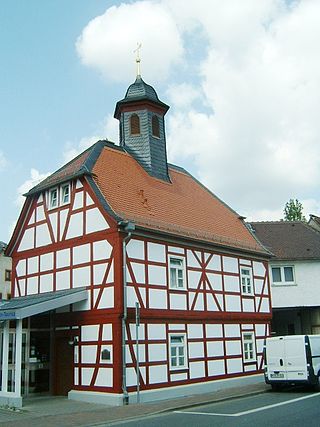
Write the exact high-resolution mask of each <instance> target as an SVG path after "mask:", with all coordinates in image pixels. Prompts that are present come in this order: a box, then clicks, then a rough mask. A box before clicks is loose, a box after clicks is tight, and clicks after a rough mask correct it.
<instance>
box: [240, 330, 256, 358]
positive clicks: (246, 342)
mask: <svg viewBox="0 0 320 427" xmlns="http://www.w3.org/2000/svg"><path fill="white" fill-rule="evenodd" d="M254 341H255V340H254V333H253V332H244V333H243V334H242V344H243V359H244V361H245V362H252V361H255V360H256V352H255V342H254Z"/></svg>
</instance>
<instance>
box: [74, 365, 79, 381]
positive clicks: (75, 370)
mask: <svg viewBox="0 0 320 427" xmlns="http://www.w3.org/2000/svg"><path fill="white" fill-rule="evenodd" d="M76 363H77V362H76ZM73 373H74V385H79V368H74V370H73Z"/></svg>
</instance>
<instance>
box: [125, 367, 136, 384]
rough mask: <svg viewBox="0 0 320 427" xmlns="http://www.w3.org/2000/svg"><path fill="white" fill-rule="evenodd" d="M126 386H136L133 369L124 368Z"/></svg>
mask: <svg viewBox="0 0 320 427" xmlns="http://www.w3.org/2000/svg"><path fill="white" fill-rule="evenodd" d="M126 379H127V386H128V387H131V386H133V385H137V374H136V370H135V368H126Z"/></svg>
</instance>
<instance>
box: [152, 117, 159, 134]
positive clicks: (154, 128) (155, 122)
mask: <svg viewBox="0 0 320 427" xmlns="http://www.w3.org/2000/svg"><path fill="white" fill-rule="evenodd" d="M152 136H155V137H157V138H160V125H159V117H158V116H155V115H153V116H152Z"/></svg>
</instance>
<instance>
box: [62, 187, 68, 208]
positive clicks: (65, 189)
mask: <svg viewBox="0 0 320 427" xmlns="http://www.w3.org/2000/svg"><path fill="white" fill-rule="evenodd" d="M69 202H70V185H69V184H63V185H61V204H62V205H66V204H67V203H69Z"/></svg>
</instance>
